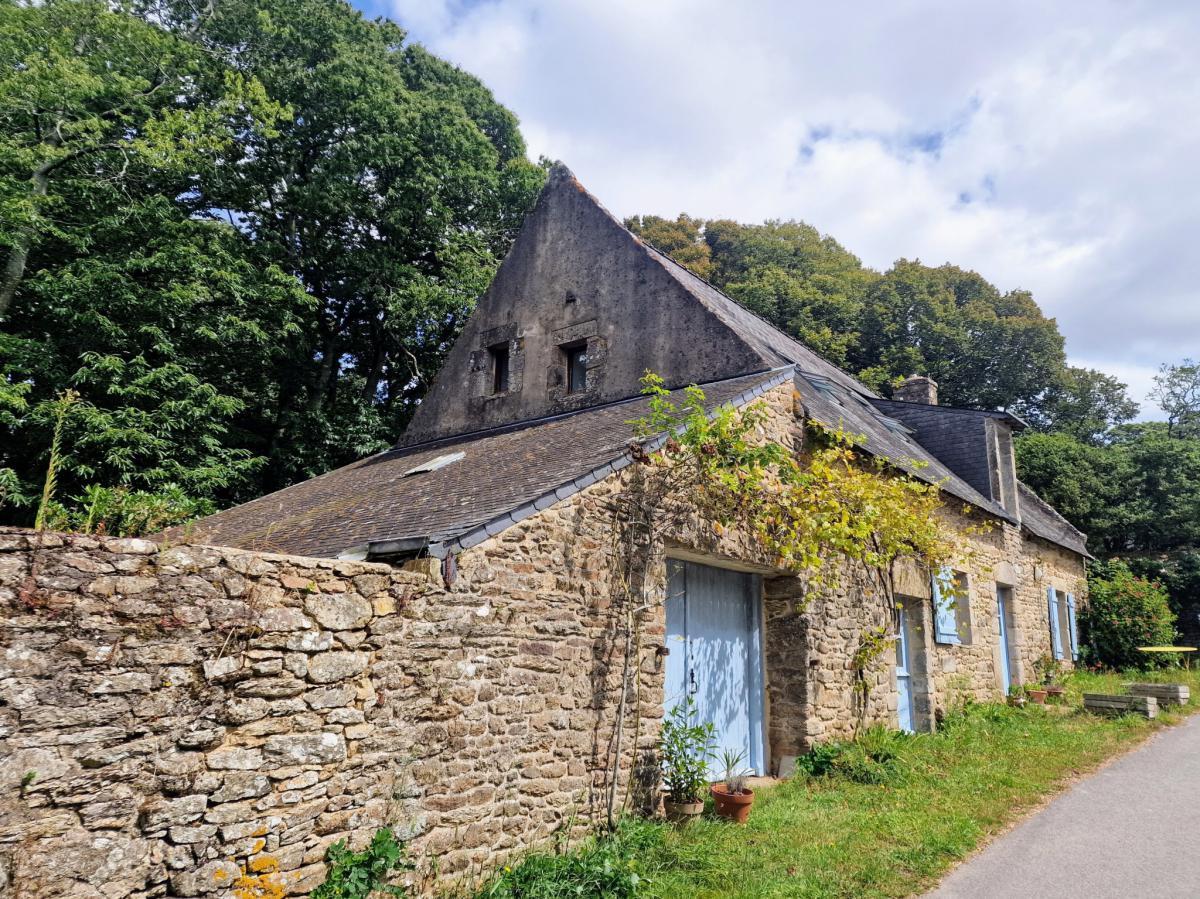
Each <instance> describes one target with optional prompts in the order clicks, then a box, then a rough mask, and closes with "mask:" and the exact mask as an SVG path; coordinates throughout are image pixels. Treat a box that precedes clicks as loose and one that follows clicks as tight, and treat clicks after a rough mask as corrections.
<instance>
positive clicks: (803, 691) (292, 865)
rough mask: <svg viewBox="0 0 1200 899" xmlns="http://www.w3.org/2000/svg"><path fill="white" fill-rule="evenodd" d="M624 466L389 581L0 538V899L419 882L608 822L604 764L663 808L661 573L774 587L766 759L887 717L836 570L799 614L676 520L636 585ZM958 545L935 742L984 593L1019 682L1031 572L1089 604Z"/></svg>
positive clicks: (987, 690) (929, 707)
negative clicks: (678, 563)
mask: <svg viewBox="0 0 1200 899" xmlns="http://www.w3.org/2000/svg"><path fill="white" fill-rule="evenodd" d="M764 401H765V402H766V403H767V405H768V407H769V409H770V411H771V414H770V416H769V417H768V419H767V420H766V421H765V422H764V423H763V426H762V432H761V437H762V438H763V439H770V440H778V441H793V442H794V443H795V444H796V445H798V441H799V440H800V439H801V438H800V430H799V428H798V427H797V424H796V420H795V417H794V415H793V411H794V397H793V395H792V392H791V385H784V386H783V387H781V388H777V389H775V390H772V391H769V392H768V393H767V394H766V395H765V396H764ZM633 476H634V475H633V470H632V469H625V470H624V471H622V472H619V473H618V474H615V475H613V476H610V477H609V478H607V479H605V480H602V481H600V482H598V483H596V484H594V485H593V486H591V487H589V488H588V489H586V490H584V491H582V492H580V493H578V494H576V495H574V496H571V497H569V498H568V499H566V500H563V501H561V502H559V503H556V504H555V505H553V506H551V507H550V508H548V509H546V510H544V511H543V512H541V513H538V514H537V515H534V516H532V517H530V518H527V519H525V520H524V521H521V522H519V523H517V524H515V525H513V526H511V527H510V528H508V529H507V530H505V531H503V532H502V533H500V534H498V535H497V536H495V537H492V538H489V539H488V540H487V541H485V542H483V543H481V544H479V545H478V546H476V547H473V548H472V549H470V550H467V551H465V552H463V553H460V554H459V555H458V556H457V557H456V558H455V559H453V560H447V561H446V562H445V563H439V562H437V561H435V560H431V559H425V560H421V561H418V562H410V563H407V564H406V565H405V566H404V567H401V568H396V567H391V566H387V565H381V564H366V563H355V562H340V561H333V560H318V559H302V558H294V557H287V556H269V555H258V554H253V553H246V552H242V551H237V550H228V549H220V548H214V547H202V546H189V545H181V546H170V547H168V546H158V545H156V544H153V543H150V542H146V541H139V540H118V539H113V538H96V537H81V536H65V535H56V534H42V535H35V534H31V533H29V532H21V531H13V530H8V531H4V530H0V897H3V899H12V897H15V896H17V895H19V896H21V897H22V899H41V897H51V896H72V897H75V896H78V897H86V899H92V897H104V899H124V897H150V896H178V897H184V896H214V895H221V896H227V895H230V894H231V884H232V883H233V881H234V879H235V878H236V877H238V876H239V875H240V874H241V873H242V872H248V873H249V874H251V875H259V874H261V875H264V876H267V877H269V878H271V879H273V880H274V882H276V883H278V884H279V885H281V886H282V887H283V888H284V889H285V890H286V892H287V894H289V895H297V894H303V893H305V892H308V891H310V890H311V889H312V888H313V887H314V886H315V885H316V884H318V883H320V882H321V880H322V879H323V878H324V874H325V870H324V865H323V862H322V859H323V857H324V853H325V849H326V847H327V846H328V845H329V844H330V843H331V842H333V841H334V840H337V839H342V838H345V839H348V840H349V841H350V843H351V845H353V846H355V847H357V846H361V845H362V844H364V843H365V842H366V840H367V839H369V838H370V836H371V835H372V834H373V833H374V832H375V830H376V829H377V828H378V827H381V826H389V827H392V828H394V829H395V830H396V831H397V833H398V834H399V835H400V836H401V837H402V838H404V839H406V840H407V841H408V842H409V844H410V852H411V854H412V855H413V856H414V858H415V859H416V860H417V862H418V867H417V870H416V872H415V873H414V874H413V875H412V878H413V880H414V882H416V883H417V884H418V885H419V886H420V887H422V888H423V889H424V890H425V891H431V890H432V889H433V888H434V887H435V886H437V885H438V884H439V883H441V882H443V881H444V879H445V878H467V879H472V878H476V877H479V876H482V875H484V874H486V873H487V872H488V871H489V870H491V869H492V868H493V867H494V866H495V865H497V864H499V863H502V862H503V861H504V860H505V859H506V858H508V857H510V856H511V855H512V854H513V853H518V852H521V851H523V850H525V849H528V848H530V847H533V846H538V845H544V844H545V843H546V842H547V841H548V840H549V839H550V838H551V837H552V836H553V835H554V834H556V833H557V832H560V831H561V830H562V829H563V828H564V827H570V826H575V827H577V828H579V829H582V828H583V827H584V826H585V824H586V823H587V822H588V821H590V820H595V819H596V818H598V817H600V816H602V815H603V814H604V812H605V806H606V801H607V799H608V796H609V787H610V784H611V781H612V778H613V771H614V770H615V771H617V772H618V774H617V784H616V790H615V794H614V795H615V798H616V802H617V807H618V809H620V808H622V807H635V808H637V807H641V808H646V807H651V806H653V804H654V795H653V793H650V792H648V791H647V790H645V789H644V788H645V787H648V786H653V771H654V764H653V760H652V758H651V756H650V753H651V750H652V748H653V744H654V741H655V739H656V737H657V730H658V726H659V723H660V721H661V717H662V713H663V667H664V662H663V654H662V651H663V649H664V646H665V638H664V634H665V615H664V608H663V602H664V599H665V595H666V564H665V556H666V555H667V554H670V555H679V556H682V557H686V558H689V559H693V560H696V561H706V562H708V563H709V564H715V565H727V564H733V565H736V566H737V567H740V568H742V569H743V570H754V571H758V572H759V573H761V574H762V575H763V583H764V604H763V605H764V622H765V641H764V642H765V660H766V671H765V675H766V676H765V684H766V692H767V697H766V699H767V721H768V725H767V727H768V745H769V748H770V756H771V759H772V761H773V764H778V762H779V760H780V759H781V758H782V757H783V756H786V755H794V754H797V753H799V752H802V751H804V750H805V749H807V748H808V747H809V746H810V745H811V743H812V742H813V741H815V740H820V739H830V738H836V737H842V736H846V735H849V734H850V733H851V732H852V730H853V728H854V722H855V720H856V719H857V718H858V717H859V716H860V713H861V718H862V720H863V721H865V722H867V723H870V722H872V721H880V722H884V723H887V724H891V725H894V724H895V723H896V722H895V717H896V692H895V681H894V673H893V662H894V658H893V657H889V656H888V655H887V654H886V653H885V655H884V656H883V657H881V658H880V659H878V660H877V661H876V662H875V664H874V665H873V666H872V667H871V668H870V670H869V671H868V672H866V684H867V687H868V689H867V695H866V701H865V703H864V705H863V707H862V708H860V707H858V706H857V705H856V702H857V700H856V699H855V695H856V691H855V680H854V673H853V671H852V666H851V663H850V659H851V657H852V655H853V652H854V648H855V647H856V645H857V641H858V639H859V637H860V635H861V633H862V629H863V628H864V627H866V626H870V625H874V624H878V623H880V621H881V620H882V618H881V615H882V611H881V605H880V603H879V602H878V601H876V600H874V599H873V598H872V597H871V595H870V593H869V591H867V590H866V589H865V588H864V587H863V586H861V585H856V584H855V583H854V582H853V581H852V582H851V583H850V584H849V585H848V587H847V588H846V589H845V590H843V591H841V592H840V593H839V594H838V595H836V596H827V597H821V598H817V599H814V600H813V601H812V602H810V603H808V604H805V603H804V601H803V595H804V594H803V587H802V584H801V583H800V582H799V581H798V579H796V578H794V577H790V576H781V575H780V573H779V572H775V571H772V569H771V567H770V560H769V559H765V558H763V557H762V553H761V550H759V549H758V548H757V547H756V546H755V545H754V543H753V541H752V540H750V539H748V538H747V537H746V536H745V535H743V534H739V533H737V532H736V531H735V530H733V529H731V530H729V531H725V532H720V533H718V532H716V531H717V530H718V529H713V528H711V527H710V526H709V524H708V523H706V522H704V521H702V520H697V519H695V518H691V519H686V516H685V520H683V521H682V522H681V523H680V525H679V527H678V529H677V531H676V532H674V533H672V534H669V535H667V540H666V542H665V545H662V546H659V547H658V548H657V550H658V551H656V552H655V553H654V554H653V556H652V557H651V558H650V560H649V563H648V566H647V567H646V569H645V571H644V572H643V573H642V574H643V575H644V577H643V578H642V579H641V582H640V583H639V584H637V585H636V590H635V591H634V592H633V593H632V594H630V595H626V591H625V590H624V589H623V588H622V587H621V585H620V583H619V581H620V578H619V577H617V574H618V572H619V571H620V570H621V566H622V559H621V556H620V552H619V546H620V544H621V541H620V540H619V539H616V538H618V537H619V536H620V534H619V533H617V532H616V531H615V530H614V526H613V521H614V514H613V506H614V501H615V500H616V499H617V498H618V495H619V494H622V493H623V492H624V491H626V490H627V488H628V486H629V484H630V478H631V477H633ZM948 514H949V513H948ZM952 523H953V524H954V525H955V526H957V527H961V526H963V525H965V524H966V523H967V522H966V521H965V520H953V519H952ZM970 539H971V540H972V541H974V542H975V543H977V544H978V545H977V546H976V547H975V549H976V552H975V554H974V555H975V559H974V561H973V562H972V563H971V564H972V566H973V567H971V568H970V570H969V575H970V578H971V615H972V631H973V640H972V643H971V645H970V646H962V647H940V646H934V645H928V646H926V647H925V648H924V653H925V661H926V668H927V670H928V676H927V677H926V679H925V680H926V683H925V684H924V686H923V687H922V688H921V689H923V691H924V693H923V696H922V697H921V699H920V702H919V704H921V705H922V707H923V708H924V709H925V714H926V717H927V718H928V719H929V722H930V723H932V719H933V713H934V710H935V709H936V708H939V707H942V708H944V707H945V706H946V704H947V703H948V702H949V701H950V700H951V698H952V697H953V696H954V695H956V691H957V692H958V693H961V692H962V691H963V690H964V689H965V690H967V691H969V692H973V693H974V694H975V695H977V696H979V697H980V698H983V697H990V696H995V695H996V694H997V693H998V675H997V668H996V658H997V657H996V651H995V648H996V644H997V637H996V632H995V620H994V619H995V616H994V610H995V591H994V583H995V581H996V580H998V579H1002V578H1003V579H1005V580H1004V581H1003V582H1005V583H1012V584H1013V586H1014V588H1015V590H1014V594H1015V596H1016V600H1017V602H1016V609H1015V617H1016V619H1017V621H1016V626H1015V628H1014V631H1015V634H1014V637H1015V641H1016V644H1017V646H1018V654H1019V655H1020V657H1021V661H1022V666H1023V667H1024V669H1025V674H1024V677H1025V678H1026V679H1028V677H1029V666H1030V665H1031V663H1032V661H1033V659H1035V658H1036V657H1037V656H1038V655H1040V654H1042V653H1043V652H1045V651H1046V648H1047V646H1048V628H1047V627H1046V624H1045V599H1044V596H1045V585H1046V583H1053V584H1054V585H1055V586H1057V587H1059V588H1060V589H1064V590H1067V589H1071V590H1074V592H1076V594H1077V596H1080V597H1082V589H1081V586H1080V581H1081V578H1082V563H1081V560H1079V559H1078V558H1077V557H1074V556H1071V555H1070V554H1068V553H1065V552H1062V551H1060V550H1058V549H1056V548H1054V547H1051V546H1048V545H1045V544H1041V543H1040V542H1039V541H1035V540H1033V539H1032V538H1028V537H1023V536H1022V535H1020V534H1019V533H1017V532H1016V531H1015V529H1012V528H1000V529H993V530H992V531H991V532H989V533H987V534H981V535H979V536H977V537H972V538H970ZM921 580H922V579H921V577H919V576H918V577H914V578H910V581H912V584H911V590H910V591H909V592H911V593H912V595H913V599H912V602H913V603H915V604H916V607H919V608H921V609H923V610H924V612H923V614H924V615H925V616H926V620H927V619H928V605H929V599H928V592H927V591H928V587H927V586H925V587H924V588H922V587H921ZM922 589H924V590H925V591H926V592H925V595H924V596H921V595H920V592H921V590H922ZM877 619H879V620H877ZM626 621H632V622H634V623H635V624H636V631H637V639H636V641H635V642H634V643H633V645H632V647H631V651H630V654H629V656H628V662H627V660H626V659H627V657H626V652H625V638H624V622H626ZM1017 676H1018V679H1020V678H1021V675H1020V674H1018V675H1017ZM622 709H623V713H621V714H619V711H620V710H622ZM618 762H619V764H617V763H618ZM6 885H7V890H8V892H7V893H6V892H5V890H6Z"/></svg>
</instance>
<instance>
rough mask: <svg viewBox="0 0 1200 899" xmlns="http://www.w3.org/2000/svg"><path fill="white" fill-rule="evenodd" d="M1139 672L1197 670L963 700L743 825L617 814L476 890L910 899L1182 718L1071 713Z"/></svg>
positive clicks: (776, 799) (1193, 679)
mask: <svg viewBox="0 0 1200 899" xmlns="http://www.w3.org/2000/svg"><path fill="white" fill-rule="evenodd" d="M1135 678H1136V679H1139V680H1165V681H1172V682H1177V683H1187V684H1189V685H1190V686H1191V688H1192V691H1193V693H1196V692H1200V672H1188V671H1168V672H1155V673H1152V674H1145V673H1138V674H1124V675H1122V674H1093V673H1079V674H1075V675H1072V676H1071V677H1070V678H1068V680H1067V682H1066V683H1067V696H1066V702H1065V703H1064V704H1063V705H1061V706H1048V707H1043V706H1034V705H1031V706H1029V707H1027V708H1024V709H1013V708H1008V707H1006V706H1003V705H977V706H972V707H969V708H968V709H966V710H965V711H963V712H962V713H960V714H956V715H954V716H952V717H951V718H950V719H949V720H948V721H947V722H946V723H945V726H944V727H943V728H942V729H941V730H940V731H939V732H938V733H937V734H921V735H914V736H905V735H901V734H897V733H894V732H883V731H878V730H873V731H870V732H868V734H867V735H866V736H865V738H864V739H863V740H862V741H860V742H859V743H858V744H855V745H853V746H848V747H843V748H842V749H841V751H840V752H835V753H828V754H826V755H827V757H824V758H822V759H821V760H820V763H819V764H817V765H816V766H815V767H816V768H817V770H818V772H819V774H818V775H816V776H803V775H798V776H797V777H795V778H793V779H792V780H790V781H788V782H786V783H783V784H780V785H779V786H776V787H772V788H769V789H763V790H760V791H759V792H758V796H757V797H756V801H755V805H754V812H753V814H752V816H751V819H750V823H749V824H748V825H746V826H744V827H737V826H733V825H729V824H726V823H725V822H723V821H721V820H719V819H713V818H706V819H703V820H701V821H699V822H697V823H695V824H692V825H691V826H689V827H687V828H686V829H683V830H675V829H673V828H671V827H669V826H667V825H664V824H660V823H656V822H649V821H640V820H627V821H625V822H624V823H623V824H622V827H621V829H620V831H619V832H618V834H617V835H616V836H615V837H610V838H605V839H599V840H590V841H588V842H587V843H585V844H584V845H582V846H579V847H576V848H575V849H574V850H573V851H572V852H570V853H567V854H566V855H558V856H550V855H533V856H530V857H528V858H527V859H526V860H525V861H524V862H522V863H521V864H519V865H515V866H514V867H512V868H511V869H508V870H506V871H505V872H502V873H501V874H500V875H499V876H498V877H497V878H496V879H495V880H493V881H492V882H491V883H490V884H488V886H487V887H486V888H485V890H484V891H483V892H482V893H480V896H486V897H489V899H559V897H567V896H589V897H612V899H622V897H633V896H638V897H642V896H645V897H656V899H675V897H678V899H684V897H687V899H694V897H695V899H698V897H772V896H779V897H782V896H787V897H851V896H852V897H885V896H909V895H912V894H914V893H918V892H921V891H922V890H924V889H926V888H928V887H930V886H932V885H933V884H934V883H935V882H936V881H937V880H938V879H939V878H940V876H941V875H942V874H944V873H945V872H946V871H947V869H949V868H950V867H951V866H952V865H953V864H954V863H955V862H957V861H959V860H960V859H962V858H963V857H965V856H966V855H968V854H969V853H970V852H971V851H972V850H974V849H975V848H976V847H977V846H979V845H980V844H981V843H982V842H983V841H984V840H986V839H987V838H988V837H989V836H991V835H992V834H995V833H996V832H998V831H1000V830H1002V829H1004V827H1005V826H1006V825H1008V824H1010V823H1011V822H1012V821H1014V820H1015V819H1017V818H1019V817H1020V816H1021V815H1022V814H1023V813H1024V812H1025V811H1026V810H1028V809H1030V808H1032V807H1035V806H1036V805H1038V804H1039V803H1041V802H1042V801H1044V800H1045V799H1046V798H1047V797H1048V796H1050V795H1052V794H1053V793H1055V792H1057V791H1058V790H1059V789H1060V788H1061V787H1062V786H1063V785H1064V784H1066V783H1068V782H1069V781H1071V780H1073V779H1074V778H1076V777H1078V776H1079V775H1081V774H1084V773H1086V772H1088V771H1090V770H1092V769H1094V768H1095V767H1097V766H1098V765H1099V764H1101V763H1102V762H1104V761H1105V760H1107V759H1109V758H1111V757H1113V756H1115V755H1118V754H1120V753H1121V752H1123V751H1125V750H1127V749H1129V748H1131V747H1132V746H1134V745H1136V744H1137V743H1139V742H1140V741H1142V740H1143V739H1145V738H1146V737H1147V736H1148V735H1149V734H1150V733H1151V732H1153V731H1154V730H1155V729H1157V728H1160V727H1162V726H1163V725H1165V724H1171V723H1175V722H1177V721H1179V720H1180V719H1181V718H1182V717H1183V716H1184V715H1185V714H1187V713H1188V712H1189V711H1190V708H1189V709H1187V710H1185V711H1166V712H1163V713H1162V714H1161V715H1160V717H1159V718H1158V719H1156V720H1155V721H1146V720H1145V719H1142V718H1137V717H1133V716H1124V717H1121V718H1099V717H1096V716H1093V715H1090V714H1087V713H1085V712H1083V711H1082V710H1081V708H1080V706H1081V704H1082V699H1081V694H1082V693H1083V692H1085V691H1086V692H1102V693H1118V692H1122V690H1121V684H1122V683H1123V682H1126V681H1129V680H1131V679H1135Z"/></svg>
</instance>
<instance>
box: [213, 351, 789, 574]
mask: <svg viewBox="0 0 1200 899" xmlns="http://www.w3.org/2000/svg"><path fill="white" fill-rule="evenodd" d="M789 377H791V369H781V370H775V371H771V372H764V373H760V374H756V375H746V376H743V377H739V378H732V379H730V380H726V381H719V382H716V383H713V384H705V385H701V386H702V387H703V389H704V392H705V395H706V397H707V399H708V402H709V405H710V408H716V407H717V406H720V405H723V404H725V403H732V404H733V405H735V406H736V405H741V404H743V403H746V402H749V401H750V400H752V399H753V398H754V397H756V396H759V395H761V394H762V392H763V391H764V390H767V389H769V388H770V387H772V386H776V385H778V384H782V383H784V382H785V381H786V380H787V379H788V378H789ZM681 394H682V391H675V392H674V394H673V395H674V396H676V397H679V396H680V395H681ZM648 403H649V401H648V400H647V399H645V398H641V397H639V398H635V399H630V400H625V401H622V402H616V403H610V404H608V405H605V406H595V407H591V408H587V409H583V410H580V411H578V412H573V413H567V414H565V415H560V416H556V417H554V418H550V419H543V420H540V421H534V422H527V423H524V424H521V425H511V426H508V427H505V428H499V429H496V430H493V431H485V432H476V433H474V434H469V435H466V436H463V437H451V438H446V439H444V440H438V441H433V442H430V443H425V444H421V445H418V446H412V447H403V448H397V449H392V450H388V451H387V452H383V453H379V454H377V455H374V456H369V457H368V458H366V459H363V460H361V461H359V462H355V463H353V464H351V465H347V466H345V467H344V468H339V469H337V470H335V471H331V472H328V473H327V474H323V475H321V476H320V477H316V478H313V479H311V480H308V481H304V482H303V483H300V484H296V485H294V486H292V487H288V488H286V489H284V490H280V491H278V492H276V493H272V494H269V495H267V496H264V497H261V498H259V499H256V500H253V501H251V502H248V503H245V504H243V505H240V506H235V507H234V508H232V509H228V510H226V511H224V512H218V513H217V514H216V515H212V516H210V517H208V518H205V519H203V520H202V521H200V522H199V523H198V524H197V525H196V526H195V528H194V529H193V530H192V532H191V533H190V534H189V539H192V540H195V541H198V542H203V543H212V544H216V545H219V546H239V547H242V548H245V549H256V550H262V551H266V552H283V553H291V554H294V555H308V556H318V557H337V556H340V555H345V554H349V553H350V551H354V550H358V551H360V552H361V551H363V550H365V549H366V548H367V546H368V544H386V543H392V542H395V541H402V540H414V539H416V540H418V541H419V542H421V543H424V542H426V541H428V542H429V544H430V553H431V554H432V555H436V556H442V555H445V554H446V553H447V552H451V551H455V550H457V549H462V548H466V547H468V546H472V545H474V544H476V543H480V542H482V541H483V540H484V539H485V538H486V537H487V536H489V535H490V534H495V533H499V532H500V531H501V530H504V529H505V528H506V527H508V526H509V525H511V524H513V523H514V522H515V521H518V520H520V519H521V518H525V517H527V516H529V515H531V514H533V512H534V511H536V510H540V509H544V508H546V507H547V506H549V505H551V504H553V503H554V502H557V501H558V500H559V499H563V498H565V497H567V496H569V495H571V494H572V493H574V492H576V491H578V490H581V489H583V488H584V487H587V486H588V485H590V484H592V483H594V482H595V481H597V480H599V479H600V478H602V477H604V476H605V475H608V474H611V473H612V472H613V471H616V470H618V469H620V468H622V467H624V465H626V464H628V462H629V458H628V455H627V451H628V446H629V442H630V440H631V439H632V437H633V428H632V426H631V425H630V422H631V421H633V420H636V419H638V418H640V417H642V416H644V415H645V414H646V411H647V408H648ZM459 452H461V453H463V454H464V455H463V458H462V459H461V460H459V461H456V462H452V463H450V464H448V465H446V466H445V467H443V468H439V469H437V470H436V471H428V472H422V473H420V474H412V475H408V474H407V472H409V471H410V470H411V469H413V468H415V467H419V466H421V465H422V464H424V463H427V462H429V461H431V460H433V459H435V458H438V457H439V456H445V455H448V454H453V453H459Z"/></svg>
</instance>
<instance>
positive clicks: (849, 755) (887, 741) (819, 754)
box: [796, 725, 914, 784]
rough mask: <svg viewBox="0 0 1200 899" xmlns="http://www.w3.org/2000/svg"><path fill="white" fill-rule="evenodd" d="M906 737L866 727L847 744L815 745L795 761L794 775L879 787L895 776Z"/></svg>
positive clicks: (907, 738)
mask: <svg viewBox="0 0 1200 899" xmlns="http://www.w3.org/2000/svg"><path fill="white" fill-rule="evenodd" d="M913 739H914V737H913V736H911V735H910V734H904V733H901V732H900V731H895V730H889V729H887V728H886V727H882V726H878V725H877V726H875V727H870V728H868V729H867V730H865V731H863V733H862V734H861V735H860V736H859V738H858V739H857V740H854V741H850V742H844V743H843V742H838V741H831V742H829V743H818V744H816V745H815V746H813V748H812V750H811V751H810V752H808V753H807V754H806V755H802V756H800V757H799V758H798V759H796V771H797V772H799V773H803V774H806V775H808V776H809V777H841V778H843V779H845V780H849V781H853V782H854V783H865V784H882V783H888V782H890V781H892V780H893V779H894V778H895V776H896V774H897V773H898V772H899V764H898V763H899V761H900V755H901V753H902V751H903V749H904V747H905V746H906V745H907V744H908V743H909V742H910V741H912V740H913Z"/></svg>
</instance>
